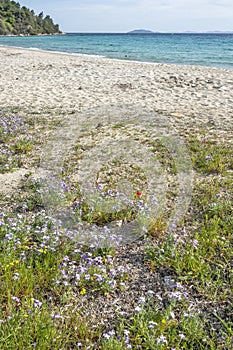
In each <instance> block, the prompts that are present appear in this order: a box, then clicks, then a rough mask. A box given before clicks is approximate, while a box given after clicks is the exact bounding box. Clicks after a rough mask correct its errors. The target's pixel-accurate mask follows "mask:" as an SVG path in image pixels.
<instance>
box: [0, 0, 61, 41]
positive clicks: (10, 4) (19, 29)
mask: <svg viewBox="0 0 233 350" xmlns="http://www.w3.org/2000/svg"><path fill="white" fill-rule="evenodd" d="M59 33H61V32H60V30H59V26H58V24H54V23H53V20H52V18H51V17H50V16H44V14H43V12H41V13H40V14H39V15H36V14H35V12H34V11H33V10H30V9H28V8H27V7H25V6H22V7H21V6H20V4H19V3H18V2H15V1H10V0H0V35H20V34H23V35H38V34H59Z"/></svg>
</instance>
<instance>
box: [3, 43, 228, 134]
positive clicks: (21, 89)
mask: <svg viewBox="0 0 233 350" xmlns="http://www.w3.org/2000/svg"><path fill="white" fill-rule="evenodd" d="M0 57H1V61H0V62H1V63H0V105H1V106H2V107H14V108H15V107H17V108H20V109H21V110H27V111H33V112H34V111H37V112H40V113H43V112H46V111H53V113H59V112H62V113H67V114H69V113H78V112H80V111H82V110H85V109H87V108H96V107H100V106H104V105H109V106H111V105H117V104H121V105H123V104H127V105H132V106H134V107H135V106H138V108H140V107H146V108H147V109H150V110H153V111H155V112H156V113H161V114H164V115H166V116H168V117H169V118H170V120H171V121H172V123H174V125H175V126H176V127H178V129H179V128H183V127H185V128H193V127H194V128H207V130H208V129H216V130H218V132H219V136H220V135H221V133H222V135H223V136H224V135H225V132H224V131H226V132H227V133H229V131H230V130H232V126H233V70H226V69H215V68H207V67H199V66H185V65H183V66H178V65H166V64H149V63H137V62H129V61H120V60H114V59H105V58H98V57H88V56H77V55H76V56H75V55H68V54H59V53H49V52H42V51H35V50H34V51H33V50H31V51H30V50H25V49H17V48H8V47H1V48H0ZM220 131H221V132H220Z"/></svg>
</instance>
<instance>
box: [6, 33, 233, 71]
mask: <svg viewBox="0 0 233 350" xmlns="http://www.w3.org/2000/svg"><path fill="white" fill-rule="evenodd" d="M66 34H67V33H62V34H41V35H35V36H33V35H32V36H31V37H36V36H64V35H66ZM84 34H85V33H84ZM170 34H172V33H170ZM182 34H184V33H182ZM93 35H94V34H93ZM127 35H129V34H127ZM21 36H22V37H30V35H21ZM0 37H7V36H6V35H0ZM9 37H20V36H19V35H9ZM0 47H5V48H15V49H22V50H30V51H31V50H35V51H41V52H47V53H55V54H57V53H58V54H62V55H72V56H84V57H86V56H87V57H97V58H98V57H100V58H106V59H110V60H117V61H120V62H133V63H143V64H156V65H157V64H164V65H175V66H188V67H201V68H202V67H204V68H205V67H206V68H211V69H224V70H229V71H232V72H233V66H232V67H228V66H226V67H224V66H222V67H217V66H211V65H198V64H187V63H170V62H169V63H166V62H153V61H139V60H133V59H132V60H131V59H129V58H128V57H125V58H114V57H107V56H103V55H98V54H85V53H78V52H66V51H56V50H55V51H54V50H46V49H41V48H38V47H21V46H13V45H4V44H0Z"/></svg>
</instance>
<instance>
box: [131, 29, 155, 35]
mask: <svg viewBox="0 0 233 350" xmlns="http://www.w3.org/2000/svg"><path fill="white" fill-rule="evenodd" d="M152 33H154V32H152V31H151V30H146V29H135V30H131V31H130V32H128V33H127V34H152Z"/></svg>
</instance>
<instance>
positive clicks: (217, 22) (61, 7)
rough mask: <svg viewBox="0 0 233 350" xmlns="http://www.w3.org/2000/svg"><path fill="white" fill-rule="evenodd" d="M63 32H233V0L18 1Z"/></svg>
mask: <svg viewBox="0 0 233 350" xmlns="http://www.w3.org/2000/svg"><path fill="white" fill-rule="evenodd" d="M19 2H20V4H21V5H24V6H27V7H29V8H31V9H34V10H35V12H36V13H39V12H40V11H44V13H45V14H49V15H50V16H51V17H52V18H53V19H54V21H55V22H56V23H58V24H60V28H61V30H63V31H64V32H127V31H129V30H132V29H136V28H144V29H150V30H153V31H162V32H182V31H188V30H190V31H212V30H221V31H233V0H202V1H201V0H116V1H115V0H65V1H63V0H49V1H48V0H34V1H27V0H25V1H24V0H22V1H21V0H19Z"/></svg>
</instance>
